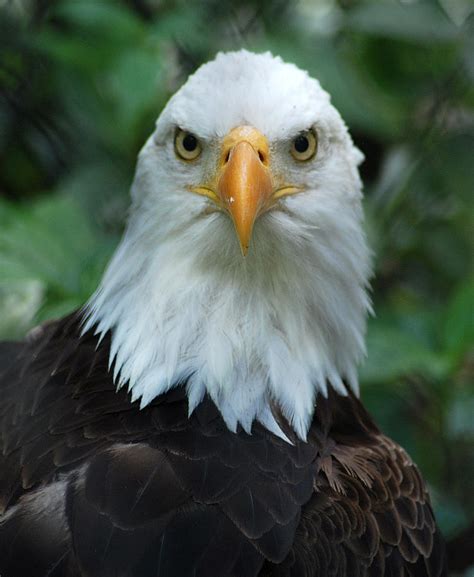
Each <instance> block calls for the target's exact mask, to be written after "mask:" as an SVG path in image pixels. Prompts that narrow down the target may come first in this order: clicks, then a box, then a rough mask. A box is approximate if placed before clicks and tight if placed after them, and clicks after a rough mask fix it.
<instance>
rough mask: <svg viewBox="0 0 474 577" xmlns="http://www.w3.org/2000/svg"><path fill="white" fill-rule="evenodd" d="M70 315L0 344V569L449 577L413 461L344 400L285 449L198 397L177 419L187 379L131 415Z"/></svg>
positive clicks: (321, 404) (165, 575)
mask: <svg viewBox="0 0 474 577" xmlns="http://www.w3.org/2000/svg"><path fill="white" fill-rule="evenodd" d="M80 321H81V317H80V314H75V315H73V316H71V317H68V318H66V319H64V320H62V321H59V322H56V323H52V324H49V325H46V326H44V327H42V328H41V329H39V330H37V331H35V335H34V337H33V338H30V340H29V341H28V342H26V343H24V344H23V345H15V346H14V347H13V348H11V347H10V348H8V349H7V348H5V349H3V345H2V347H0V352H1V351H3V350H5V351H7V350H9V351H13V353H11V352H10V353H9V354H13V357H11V360H12V361H14V362H8V363H6V365H4V366H5V368H4V369H3V370H2V372H1V373H0V391H1V395H2V404H1V406H0V449H1V450H0V504H1V511H2V514H1V515H0V574H1V575H2V577H20V576H22V577H23V576H24V575H32V576H34V577H46V576H48V577H52V576H54V577H85V576H88V577H99V576H100V577H109V576H112V575H113V576H117V575H121V576H122V575H123V576H127V577H148V576H150V577H151V576H155V577H156V576H162V577H197V576H202V577H257V576H258V577H275V576H279V577H323V576H324V577H329V576H334V577H343V576H347V575H351V577H352V576H353V575H360V576H367V577H368V576H371V577H372V576H374V577H375V576H378V577H381V576H387V577H388V576H393V575H400V576H407V577H408V576H413V577H428V576H429V577H441V576H443V575H446V572H445V561H444V546H443V543H442V541H441V538H440V535H439V532H438V530H437V528H436V524H435V521H434V517H433V513H432V510H431V507H430V504H429V499H428V495H427V493H426V489H425V486H424V483H423V481H422V479H421V477H420V474H419V472H418V470H417V468H416V466H415V465H414V464H413V463H412V461H411V460H410V458H409V457H408V456H407V454H406V453H405V452H404V451H403V450H402V449H401V448H400V447H399V446H397V445H396V444H395V443H394V442H393V441H391V440H389V439H388V438H387V437H385V436H383V435H382V434H381V433H380V432H379V430H378V429H377V427H376V426H375V425H374V423H373V422H372V420H371V418H370V417H369V415H368V414H367V412H366V411H365V410H364V408H363V407H362V405H361V404H360V402H359V401H358V400H357V399H356V397H355V396H354V395H351V394H349V395H345V396H341V395H339V394H338V393H336V392H334V391H331V390H329V393H328V396H327V397H324V396H322V395H320V396H319V397H318V399H317V401H316V409H315V414H314V418H313V421H312V424H311V427H310V430H309V434H308V441H307V442H303V441H301V440H299V439H298V438H297V437H295V436H293V444H290V443H288V442H286V441H284V440H283V439H281V438H279V437H277V436H275V435H274V434H272V433H270V432H269V431H268V430H266V429H265V428H264V427H263V426H261V425H259V424H254V426H253V429H252V434H251V435H249V434H247V433H246V432H245V431H243V430H242V429H238V430H237V432H236V433H233V432H231V431H229V429H228V428H227V426H226V424H225V422H224V421H223V419H222V417H221V415H220V413H219V411H218V410H217V409H216V406H215V404H214V403H213V402H212V400H210V398H209V397H206V398H205V399H204V400H203V402H202V403H201V404H200V405H199V406H198V407H197V408H196V409H195V411H194V413H193V414H192V415H191V416H190V417H189V418H188V399H187V394H186V383H182V385H181V386H179V387H176V388H173V389H172V390H170V391H169V392H168V393H166V394H164V395H161V396H160V397H158V398H156V399H154V401H153V402H151V403H150V404H149V405H148V406H147V407H145V408H144V409H141V410H140V408H139V404H138V402H134V403H132V402H131V401H130V395H129V394H128V393H127V392H126V391H125V390H124V389H120V390H119V391H116V387H115V384H114V381H113V378H112V374H111V372H110V371H109V369H108V358H109V347H110V339H109V337H107V336H106V337H105V338H104V339H103V340H102V341H101V343H100V344H98V340H97V337H95V336H94V335H93V334H92V332H89V333H87V334H85V335H83V336H81V326H80ZM7 347H9V345H7ZM7 358H8V357H7ZM275 418H276V419H278V420H280V422H281V426H282V428H283V429H285V430H286V431H287V432H288V435H290V436H291V428H290V427H289V426H288V424H285V423H284V420H283V419H282V418H281V416H278V415H276V416H275Z"/></svg>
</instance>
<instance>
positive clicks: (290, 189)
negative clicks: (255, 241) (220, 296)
mask: <svg viewBox="0 0 474 577" xmlns="http://www.w3.org/2000/svg"><path fill="white" fill-rule="evenodd" d="M277 180H280V179H277ZM274 181H275V177H274V175H272V171H271V170H270V151H269V146H268V141H267V139H266V138H265V136H264V135H263V134H262V133H261V132H259V131H258V130H257V129H256V128H253V126H238V127H237V128H234V129H232V130H231V131H230V132H229V134H227V136H225V137H224V139H223V141H222V149H221V156H220V160H219V165H218V167H217V171H216V174H215V176H214V177H213V178H212V180H211V182H209V183H208V184H206V185H203V186H194V187H190V190H191V191H192V192H195V193H197V194H201V195H203V196H207V197H208V198H209V199H210V200H212V201H213V202H215V203H216V204H217V205H218V206H220V207H221V208H224V209H225V210H226V211H227V212H228V213H229V214H230V216H231V218H232V221H233V222H234V226H235V230H236V232H237V237H238V239H239V242H240V248H241V249H242V254H243V255H244V256H246V255H247V252H248V250H249V244H250V240H251V238H252V231H253V226H254V224H255V221H256V219H257V218H258V217H259V216H260V215H261V214H262V213H263V212H265V211H266V210H268V209H269V208H270V207H271V206H272V205H273V204H274V203H275V202H278V200H279V199H280V198H282V197H284V196H288V195H291V194H295V193H297V192H300V191H301V190H302V188H301V187H296V186H293V185H288V184H285V183H284V182H281V183H280V186H275V185H276V182H274Z"/></svg>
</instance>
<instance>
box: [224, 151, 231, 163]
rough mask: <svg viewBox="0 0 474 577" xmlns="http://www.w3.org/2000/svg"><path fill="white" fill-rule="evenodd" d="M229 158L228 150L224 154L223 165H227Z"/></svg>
mask: <svg viewBox="0 0 474 577" xmlns="http://www.w3.org/2000/svg"><path fill="white" fill-rule="evenodd" d="M229 158H230V148H229V150H228V151H227V152H226V153H225V156H224V164H227V163H228V162H229Z"/></svg>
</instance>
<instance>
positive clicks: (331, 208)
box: [85, 51, 370, 439]
mask: <svg viewBox="0 0 474 577" xmlns="http://www.w3.org/2000/svg"><path fill="white" fill-rule="evenodd" d="M361 159H362V154H361V153H360V152H359V150H358V149H357V148H356V147H355V146H354V144H353V142H352V140H351V138H350V135H349V133H348V131H347V128H346V126H345V124H344V122H343V120H342V119H341V117H340V115H339V113H338V112H337V111H336V109H335V108H334V107H333V106H332V104H331V102H330V97H329V95H328V94H327V92H325V91H324V90H323V89H322V88H321V86H320V85H319V83H318V81H317V80H315V79H313V78H310V77H309V76H308V74H307V73H306V72H304V71H302V70H300V69H299V68H297V67H296V66H294V65H292V64H288V63H285V62H283V61H282V60H281V59H280V58H276V57H273V56H272V55H271V54H269V53H265V54H253V53H250V52H247V51H239V52H232V53H226V54H218V55H217V57H216V58H215V60H213V61H212V62H209V63H207V64H205V65H203V66H202V67H201V68H199V69H198V70H197V72H195V73H194V74H193V75H192V76H191V77H190V78H189V79H188V80H187V82H186V83H185V84H184V86H182V88H181V89H180V90H178V92H177V93H176V94H175V95H174V96H173V97H172V98H171V99H170V101H169V102H168V104H167V105H166V107H165V108H164V110H163V111H162V113H161V115H160V117H159V118H158V121H157V123H156V128H155V131H154V133H153V134H152V135H151V137H150V138H149V139H148V141H147V143H146V144H145V146H144V148H143V149H142V151H141V153H140V156H139V160H138V165H137V170H136V176H135V180H134V183H133V187H132V207H131V212H130V217H129V220H128V225H127V228H126V231H125V234H124V237H123V239H122V242H121V244H120V246H119V247H118V249H117V251H116V253H115V255H114V257H113V259H112V261H111V263H110V265H109V267H108V269H107V271H106V273H105V275H104V277H103V279H102V282H101V285H100V287H99V289H98V290H97V292H96V293H95V294H94V296H93V297H92V299H91V301H90V303H89V304H88V306H87V314H88V316H87V322H86V324H85V330H88V329H91V328H93V327H95V330H96V332H97V333H99V334H102V335H103V334H105V333H107V332H110V333H111V342H112V345H111V352H110V362H111V365H112V364H113V367H114V377H115V379H116V380H117V384H118V386H127V387H128V388H129V389H130V391H131V393H132V398H133V399H134V400H138V399H140V403H141V406H146V405H147V404H149V403H150V402H151V401H152V400H153V399H154V398H155V397H156V396H158V395H160V394H162V393H164V392H165V391H167V390H168V389H170V388H172V387H174V386H177V385H184V386H185V387H186V390H187V394H188V398H189V411H190V413H191V412H192V411H193V410H194V408H195V407H196V406H197V405H198V404H199V403H200V401H201V400H202V399H203V397H204V396H205V395H210V396H211V397H212V399H213V401H214V402H215V404H216V406H217V407H218V409H219V410H220V412H221V414H222V416H223V418H224V420H225V422H226V424H227V426H228V427H229V428H230V429H231V430H236V429H237V427H238V426H239V425H240V426H241V427H242V428H243V429H244V430H245V431H246V432H248V433H250V432H251V428H252V423H253V422H254V421H255V420H257V421H260V422H261V423H262V424H263V425H264V426H265V427H267V428H268V429H270V430H272V431H273V432H275V433H276V434H280V435H281V436H283V433H282V432H281V430H280V428H279V426H278V424H277V422H276V419H275V416H274V407H278V410H279V411H280V412H281V413H282V414H283V415H284V416H285V417H286V419H287V420H288V422H289V423H290V425H291V426H292V427H293V429H294V431H295V432H296V434H297V435H298V436H299V437H300V438H302V439H304V438H305V436H306V433H307V430H308V428H309V425H310V423H311V418H312V415H313V411H314V404H315V398H316V394H317V393H318V392H319V393H322V394H326V392H327V387H328V386H331V387H333V388H335V389H336V390H337V391H338V392H339V393H340V394H347V390H348V387H350V388H352V389H353V391H354V392H357V364H358V363H359V361H360V360H361V358H362V357H363V355H364V333H365V324H366V316H367V312H368V311H369V310H370V301H369V298H368V295H367V288H368V278H369V276H370V259H369V251H368V248H367V245H366V241H365V236H364V232H363V229H362V218H363V215H362V207H361V199H362V194H361V181H360V178H359V173H358V164H359V163H360V162H361Z"/></svg>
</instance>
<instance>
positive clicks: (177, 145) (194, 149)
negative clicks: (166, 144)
mask: <svg viewBox="0 0 474 577" xmlns="http://www.w3.org/2000/svg"><path fill="white" fill-rule="evenodd" d="M174 149H175V152H176V155H177V156H179V158H181V159H183V160H195V159H196V158H197V157H198V156H199V155H200V154H201V152H202V147H201V144H200V143H199V140H198V139H197V137H196V136H195V135H194V134H192V132H187V131H186V130H181V129H180V128H178V130H177V131H176V135H175V137H174Z"/></svg>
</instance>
